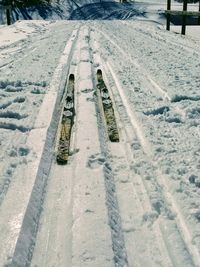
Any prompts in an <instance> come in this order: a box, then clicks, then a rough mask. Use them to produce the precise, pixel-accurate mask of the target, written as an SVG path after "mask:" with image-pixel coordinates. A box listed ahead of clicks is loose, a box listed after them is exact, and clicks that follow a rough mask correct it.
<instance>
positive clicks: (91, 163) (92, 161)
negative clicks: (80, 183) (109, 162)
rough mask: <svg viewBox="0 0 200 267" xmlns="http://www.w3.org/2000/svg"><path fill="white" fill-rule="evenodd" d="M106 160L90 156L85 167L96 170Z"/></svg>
mask: <svg viewBox="0 0 200 267" xmlns="http://www.w3.org/2000/svg"><path fill="white" fill-rule="evenodd" d="M105 161H106V159H105V158H104V157H102V156H101V155H99V154H96V155H92V156H90V157H89V158H88V161H87V167H88V168H90V169H96V168H98V167H100V166H102V165H103V164H104V163H105Z"/></svg>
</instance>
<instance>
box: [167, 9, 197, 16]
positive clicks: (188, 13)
mask: <svg viewBox="0 0 200 267" xmlns="http://www.w3.org/2000/svg"><path fill="white" fill-rule="evenodd" d="M165 14H170V15H177V16H194V17H200V12H198V11H178V10H165Z"/></svg>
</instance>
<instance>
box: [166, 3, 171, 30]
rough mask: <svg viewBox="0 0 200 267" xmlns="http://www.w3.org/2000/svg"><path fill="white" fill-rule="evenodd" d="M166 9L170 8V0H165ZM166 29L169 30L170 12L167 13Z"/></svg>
mask: <svg viewBox="0 0 200 267" xmlns="http://www.w3.org/2000/svg"><path fill="white" fill-rule="evenodd" d="M167 10H171V0H167ZM166 28H167V31H169V30H170V14H169V13H168V14H167V27H166Z"/></svg>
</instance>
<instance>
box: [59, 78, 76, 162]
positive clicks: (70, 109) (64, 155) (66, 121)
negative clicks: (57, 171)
mask: <svg viewBox="0 0 200 267" xmlns="http://www.w3.org/2000/svg"><path fill="white" fill-rule="evenodd" d="M74 82H75V78H74V75H73V74H70V76H69V80H68V84H67V94H66V96H65V99H64V106H63V110H62V115H61V116H62V118H61V122H60V123H61V125H60V127H59V128H60V131H59V140H58V147H57V155H56V160H57V163H58V164H66V163H67V162H68V158H69V150H70V138H71V130H72V126H73V124H74V116H75V109H74Z"/></svg>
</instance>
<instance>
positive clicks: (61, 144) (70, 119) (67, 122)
mask: <svg viewBox="0 0 200 267" xmlns="http://www.w3.org/2000/svg"><path fill="white" fill-rule="evenodd" d="M74 83H75V77H74V74H70V76H69V79H68V84H67V94H66V96H65V99H64V106H63V110H62V117H61V125H60V127H59V129H60V131H59V140H58V147H57V155H56V160H57V163H58V164H66V163H67V162H68V158H69V153H70V139H71V131H72V127H73V124H74V116H75V108H74ZM97 88H98V89H99V91H100V96H101V102H102V106H103V111H104V116H105V121H106V125H107V131H108V137H109V139H110V141H111V142H119V133H118V129H117V123H116V119H115V114H114V109H113V105H112V100H111V98H110V95H109V92H108V89H107V87H106V84H105V82H104V80H103V75H102V71H101V70H100V69H99V70H97Z"/></svg>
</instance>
